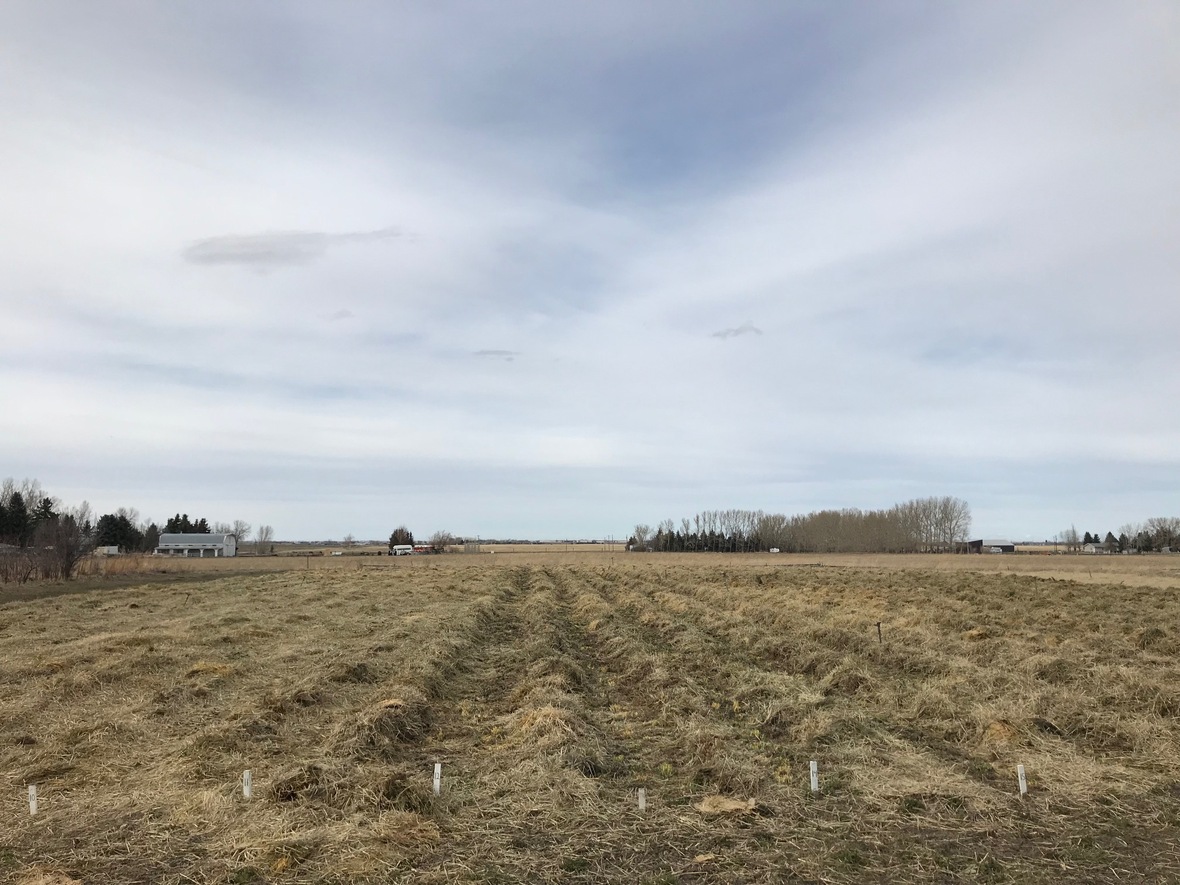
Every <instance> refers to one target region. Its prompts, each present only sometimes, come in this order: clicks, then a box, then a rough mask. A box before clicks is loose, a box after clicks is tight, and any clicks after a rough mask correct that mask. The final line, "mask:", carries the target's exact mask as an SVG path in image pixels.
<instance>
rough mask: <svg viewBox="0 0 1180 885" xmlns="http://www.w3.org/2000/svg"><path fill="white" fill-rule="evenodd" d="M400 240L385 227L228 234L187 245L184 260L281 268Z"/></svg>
mask: <svg viewBox="0 0 1180 885" xmlns="http://www.w3.org/2000/svg"><path fill="white" fill-rule="evenodd" d="M398 236H401V231H399V230H398V229H397V228H393V227H385V228H381V229H379V230H371V231H352V232H349V233H342V234H329V233H323V232H322V231H298V230H290V231H273V232H270V233H264V234H230V235H227V236H222V237H209V238H207V239H204V240H196V241H194V242H193V243H190V244H189V246H188V247H187V248H186V249H185V250H184V253H183V254H184V259H185V261H188V262H189V263H190V264H238V265H243V266H246V267H282V266H291V265H299V264H310V263H311V262H312V261H315V260H316V259H318V258H322V257H323V256H324V254H325V253H326V252H327V251H328V249H330V248H331V247H333V246H340V245H344V244H346V243H368V242H374V241H379V240H388V239H392V238H394V237H398Z"/></svg>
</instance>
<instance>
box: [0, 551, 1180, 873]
mask: <svg viewBox="0 0 1180 885" xmlns="http://www.w3.org/2000/svg"><path fill="white" fill-rule="evenodd" d="M1129 560H1135V561H1134V562H1130V561H1129ZM1178 565H1180V563H1178V561H1177V560H1176V559H1171V558H1166V557H1154V558H1152V557H1143V558H1138V557H1110V558H1109V559H1104V558H1094V559H1093V560H1091V561H1087V560H1084V559H1083V558H1081V557H771V556H748V557H747V556H741V557H738V556H733V557H727V556H702V555H697V556H693V555H685V556H675V555H667V556H665V555H626V554H621V553H620V554H614V555H611V554H607V553H604V552H600V551H595V552H572V553H570V552H565V551H561V550H551V551H528V552H521V553H512V552H508V551H505V552H504V553H502V554H499V555H491V554H484V555H479V556H474V555H472V556H461V555H455V556H444V557H421V558H418V557H413V558H403V559H390V558H380V559H379V558H376V557H373V558H368V557H365V558H361V557H356V558H353V557H334V558H332V559H330V560H328V559H325V560H320V561H316V560H315V559H311V560H307V561H304V560H301V559H300V560H287V561H285V562H283V561H280V559H260V560H257V561H256V562H255V563H251V562H250V561H249V560H245V559H244V560H240V561H238V562H234V561H226V562H219V563H216V564H207V563H176V564H175V570H174V571H166V572H165V573H162V574H158V575H146V576H134V575H121V576H117V580H116V578H115V577H111V576H109V577H108V578H106V579H103V578H102V577H101V576H100V577H95V578H92V579H87V581H85V582H82V583H81V584H79V585H78V586H77V587H70V588H65V589H69V590H71V591H75V590H77V591H86V592H68V593H57V591H58V590H60V589H62V588H44V589H47V590H48V591H49V592H41V593H40V594H39V597H38V598H33V597H34V596H37V595H38V594H34V593H31V592H25V591H26V590H27V588H24V589H22V594H21V595H18V594H15V593H13V594H9V595H7V596H6V595H5V594H6V593H7V591H6V590H4V589H0V880H3V881H13V882H23V883H30V885H31V883H41V885H64V883H68V882H82V883H86V885H100V883H102V885H105V883H131V882H144V883H147V882H153V883H155V882H165V883H194V882H196V883H234V885H243V883H271V882H273V883H284V882H291V883H297V882H329V883H369V882H391V881H394V882H396V881H404V882H426V883H451V882H453V883H466V882H499V883H509V882H572V883H577V882H585V883H591V882H596V883H597V882H620V883H622V882H628V883H630V882H647V883H664V885H667V883H693V882H735V883H736V882H755V883H758V882H767V883H769V882H833V883H853V882H878V881H879V882H891V881H916V882H980V881H983V882H1019V883H1033V882H1045V881H1060V882H1078V881H1086V882H1128V881H1134V882H1175V881H1180V718H1178V717H1180V663H1178V661H1180V657H1178V655H1180V627H1177V626H1176V625H1177V624H1180V601H1178V593H1180V589H1178V588H1180V578H1177V577H1176V570H1177V567H1178ZM181 578H183V580H181ZM104 580H105V583H104ZM54 594H57V595H54ZM6 599H7V600H9V601H5V600H6ZM878 624H879V625H880V632H878ZM811 760H815V761H816V762H817V763H818V766H819V779H820V792H819V793H818V794H813V793H812V791H811V788H810V781H809V763H810V761H811ZM435 763H441V764H442V785H441V794H440V795H438V796H436V795H434V794H433V790H432V782H431V781H432V771H433V768H434V765H435ZM1018 764H1022V765H1024V766H1025V770H1026V772H1027V778H1028V790H1029V792H1028V795H1027V796H1026V797H1024V798H1021V797H1020V796H1019V794H1018V791H1017V778H1016V766H1017V765H1018ZM246 769H249V770H250V771H251V773H252V780H253V797H252V798H251V799H249V800H247V799H246V798H244V797H243V795H242V786H241V776H242V772H243V771H244V770H246ZM30 784H35V785H36V786H37V788H38V810H37V814H36V815H35V816H34V815H30V813H29V806H28V801H27V789H26V788H27V786H28V785H30ZM641 788H642V789H643V790H644V791H645V793H646V808H645V809H642V810H641V809H640V808H639V805H638V801H637V797H638V791H639V790H640V789H641Z"/></svg>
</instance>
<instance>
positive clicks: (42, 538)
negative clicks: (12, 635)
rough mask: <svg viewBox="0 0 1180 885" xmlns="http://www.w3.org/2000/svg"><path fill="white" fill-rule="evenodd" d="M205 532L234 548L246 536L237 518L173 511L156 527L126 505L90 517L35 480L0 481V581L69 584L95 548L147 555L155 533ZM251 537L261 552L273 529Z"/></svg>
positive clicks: (155, 539)
mask: <svg viewBox="0 0 1180 885" xmlns="http://www.w3.org/2000/svg"><path fill="white" fill-rule="evenodd" d="M206 532H211V533H214V534H233V535H235V536H236V537H237V539H238V543H239V545H242V544H245V543H247V542H248V541H249V540H250V538H251V526H250V523H248V522H246V521H245V520H241V519H239V520H235V521H234V522H232V523H228V522H210V521H209V520H207V519H205V518H204V517H200V518H198V519H190V518H189V516H188V514H187V513H185V514H180V513H177V514H176V515H175V516H174V517H172V518H171V519H168V520H167V521H166V522H165V523H164V527H163V528H162V529H161V528H160V526H159V525H157V524H156V523H155V522H154V521H152V520H144V519H141V518H140V516H139V513H138V511H136V510H135V508H129V507H120V508H119V509H118V510H116V511H115V512H114V513H105V514H103V515H101V516H98V517H97V518H96V517H95V514H94V513H93V511H92V510H91V508H90V504H89V503H88V502H85V501H83V502H82V504H81V505H80V506H78V507H75V508H68V507H66V506H65V505H63V504H62V502H61V501H60V500H59V499H58V498H56V497H53V496H51V495H49V494H47V493H46V492H45V491H44V489H42V487H41V483H40V482H39V481H38V480H36V479H27V478H26V479H24V480H21V481H20V482H19V483H18V482H17V481H16V480H15V479H13V478H12V477H9V478H8V479H5V480H4V482H3V483H0V583H9V582H16V583H24V582H25V581H28V580H30V579H32V578H34V577H41V578H43V579H49V580H54V579H58V580H69V579H70V578H71V577H73V575H74V571H75V569H76V568H77V565H78V563H79V562H80V561H81V560H82V558H83V557H84V556H86V555H87V554H88V553H90V552H91V551H92V550H94V548H96V547H117V548H118V549H119V551H120V552H121V553H150V552H152V551H154V550H155V549H156V548H157V547H158V546H159V543H160V535H161V534H170V533H197V534H202V533H206ZM253 538H254V543H255V545H256V549H258V551H259V552H265V551H266V550H267V548H268V547H270V546H271V544H272V542H273V541H274V529H273V528H272V527H271V526H269V525H260V526H259V527H258V528H257V529H256V530H254V536H253Z"/></svg>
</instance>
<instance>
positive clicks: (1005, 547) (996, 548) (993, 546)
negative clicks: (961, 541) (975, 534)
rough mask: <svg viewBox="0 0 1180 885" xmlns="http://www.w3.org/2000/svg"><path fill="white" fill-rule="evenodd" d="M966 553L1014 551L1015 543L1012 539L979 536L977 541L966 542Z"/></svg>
mask: <svg viewBox="0 0 1180 885" xmlns="http://www.w3.org/2000/svg"><path fill="white" fill-rule="evenodd" d="M967 552H968V553H1015V552H1016V545H1015V544H1014V543H1013V542H1012V541H1001V540H997V539H995V538H981V539H979V540H978V541H968V542H967Z"/></svg>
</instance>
